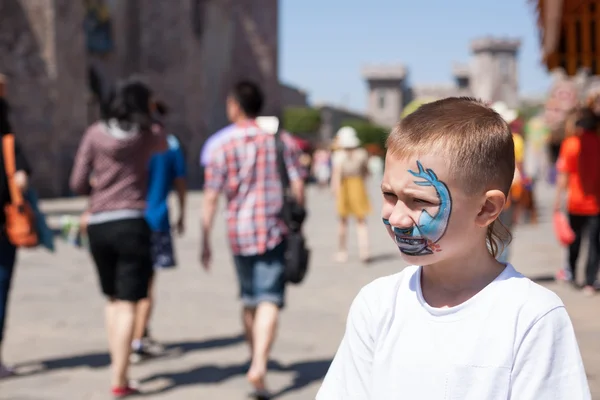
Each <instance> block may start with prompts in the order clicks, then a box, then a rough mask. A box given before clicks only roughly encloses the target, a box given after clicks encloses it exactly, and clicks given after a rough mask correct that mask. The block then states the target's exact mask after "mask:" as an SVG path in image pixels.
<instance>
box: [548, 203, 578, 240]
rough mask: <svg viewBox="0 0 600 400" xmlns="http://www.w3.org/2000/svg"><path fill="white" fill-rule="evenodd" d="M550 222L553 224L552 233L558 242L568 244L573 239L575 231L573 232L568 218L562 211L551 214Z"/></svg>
mask: <svg viewBox="0 0 600 400" xmlns="http://www.w3.org/2000/svg"><path fill="white" fill-rule="evenodd" d="M552 223H553V226H554V235H555V236H556V239H557V240H558V241H559V243H560V244H562V245H563V246H569V245H571V244H572V243H573V242H574V241H575V232H573V229H572V228H571V225H570V224H569V220H568V219H567V216H566V215H565V214H564V213H562V212H560V211H556V212H555V213H554V215H553V216H552Z"/></svg>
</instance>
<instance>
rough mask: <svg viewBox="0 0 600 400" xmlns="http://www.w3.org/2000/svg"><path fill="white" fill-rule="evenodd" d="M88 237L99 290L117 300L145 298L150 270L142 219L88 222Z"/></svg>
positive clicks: (148, 243) (144, 224) (145, 231)
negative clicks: (99, 222) (98, 281)
mask: <svg viewBox="0 0 600 400" xmlns="http://www.w3.org/2000/svg"><path fill="white" fill-rule="evenodd" d="M88 237H89V241H90V250H91V252H92V257H93V258H94V263H95V264H96V268H97V270H98V277H99V279H100V286H101V287H102V292H103V293H104V294H105V295H106V296H107V297H109V298H113V299H118V300H127V301H134V302H135V301H138V300H141V299H144V298H146V297H147V296H148V284H149V282H150V278H151V276H152V272H153V269H152V268H153V267H152V256H151V253H150V228H149V227H148V224H147V223H146V220H145V219H144V218H136V219H124V220H118V221H110V222H104V223H101V224H90V225H89V226H88Z"/></svg>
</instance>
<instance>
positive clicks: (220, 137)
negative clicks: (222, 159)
mask: <svg viewBox="0 0 600 400" xmlns="http://www.w3.org/2000/svg"><path fill="white" fill-rule="evenodd" d="M232 132H235V124H231V125H228V126H226V127H225V128H223V129H221V130H219V131H217V132H215V133H214V134H212V135H211V136H210V137H209V138H208V139H207V140H206V142H205V143H204V146H202V152H201V153H200V165H201V166H202V167H206V166H207V165H208V162H209V161H210V156H211V155H212V152H213V151H214V150H215V148H217V147H219V145H220V144H221V143H223V142H224V141H226V140H227V138H228V137H229V136H230V134H231V133H232Z"/></svg>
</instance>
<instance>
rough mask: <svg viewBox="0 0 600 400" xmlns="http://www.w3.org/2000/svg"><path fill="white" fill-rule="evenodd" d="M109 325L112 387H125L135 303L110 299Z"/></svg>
mask: <svg viewBox="0 0 600 400" xmlns="http://www.w3.org/2000/svg"><path fill="white" fill-rule="evenodd" d="M109 307H111V312H110V314H109V315H110V318H111V319H112V321H110V323H109V325H110V326H111V330H110V331H109V332H110V333H111V334H112V337H111V338H110V340H109V342H110V343H112V348H111V352H110V356H111V357H110V358H111V361H112V380H111V383H112V387H113V388H126V387H127V386H128V370H129V354H130V353H131V339H132V337H133V325H134V323H135V307H136V303H135V302H132V301H126V300H118V299H117V300H112V301H111V302H110V305H109Z"/></svg>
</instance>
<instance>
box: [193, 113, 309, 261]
mask: <svg viewBox="0 0 600 400" xmlns="http://www.w3.org/2000/svg"><path fill="white" fill-rule="evenodd" d="M281 139H282V141H283V143H284V145H285V151H284V160H285V164H286V166H287V171H288V175H289V177H290V181H294V180H297V179H302V178H303V171H302V168H301V166H300V161H299V158H300V149H299V148H298V146H297V144H296V142H295V141H294V140H293V138H292V137H291V136H290V135H289V134H287V133H282V134H281ZM204 185H205V188H206V189H213V190H217V191H223V192H224V193H225V196H226V197H227V211H226V215H227V217H226V218H227V233H228V236H229V243H230V245H231V250H232V252H233V254H235V255H244V256H245V255H256V254H263V253H265V252H266V251H267V250H270V249H272V248H274V247H275V246H277V245H278V244H279V243H281V241H282V239H283V235H284V234H285V225H284V224H283V222H282V221H281V220H280V218H279V216H278V215H279V212H280V210H281V206H282V202H283V193H282V188H281V181H280V178H279V174H278V172H277V150H276V144H275V137H274V135H272V134H269V133H266V132H264V131H263V130H261V129H260V128H259V127H258V126H257V125H256V124H255V123H250V124H247V125H244V126H237V127H236V129H234V130H233V131H232V132H231V133H229V134H228V136H227V138H226V139H225V140H223V141H222V143H221V144H219V145H218V146H217V147H215V148H214V149H213V151H212V154H211V156H210V162H209V163H208V165H207V166H206V169H205V183H204Z"/></svg>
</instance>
